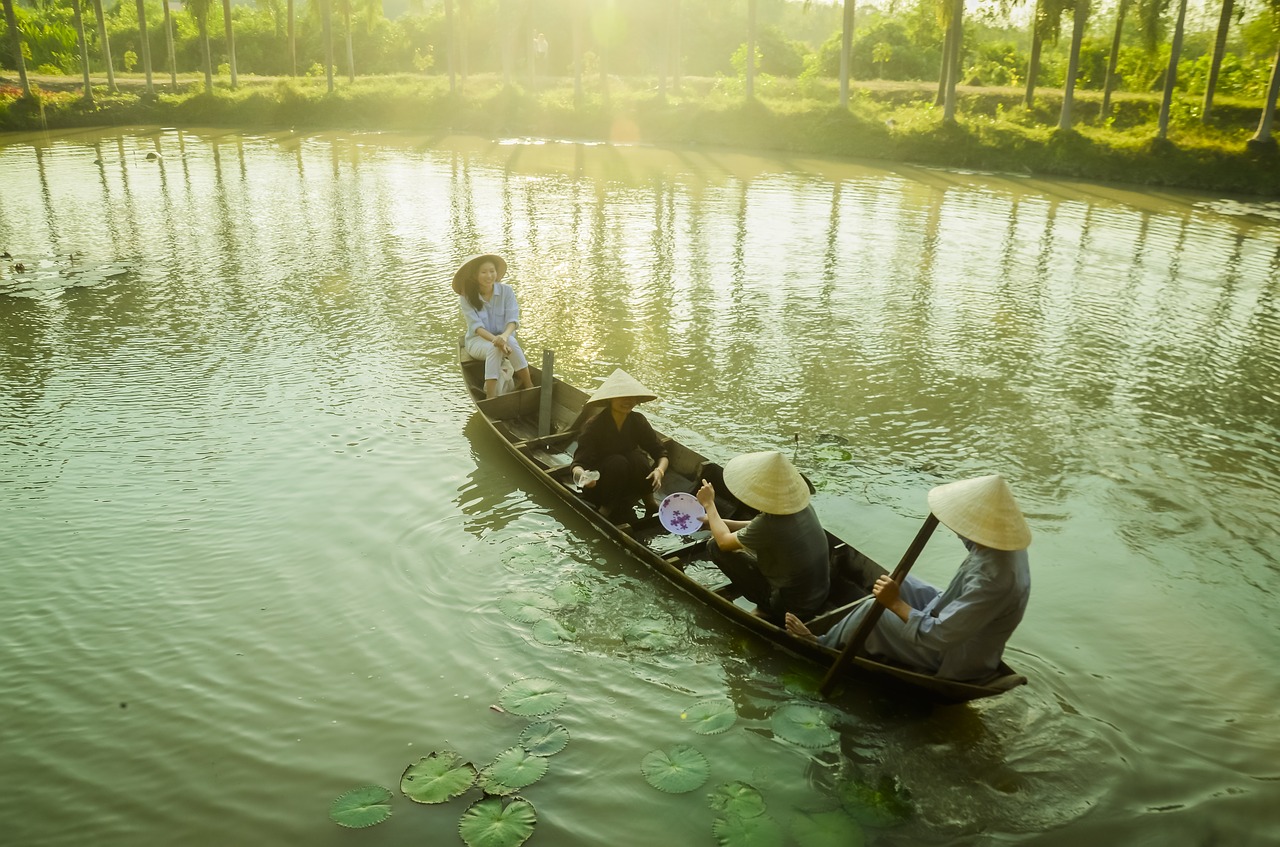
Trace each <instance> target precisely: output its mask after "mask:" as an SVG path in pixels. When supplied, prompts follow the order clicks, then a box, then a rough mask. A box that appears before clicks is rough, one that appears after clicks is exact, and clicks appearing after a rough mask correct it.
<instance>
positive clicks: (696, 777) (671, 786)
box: [640, 744, 711, 794]
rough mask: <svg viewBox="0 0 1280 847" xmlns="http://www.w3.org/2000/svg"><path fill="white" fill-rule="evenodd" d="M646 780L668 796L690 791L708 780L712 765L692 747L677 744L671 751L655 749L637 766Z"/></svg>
mask: <svg viewBox="0 0 1280 847" xmlns="http://www.w3.org/2000/svg"><path fill="white" fill-rule="evenodd" d="M640 772H641V773H643V774H644V778H645V781H646V782H648V783H649V784H650V785H652V786H653V787H654V788H656V789H658V790H659V791H665V792H667V793H668V794H684V793H686V792H688V791H693V790H694V789H695V788H698V787H699V786H701V785H702V784H703V783H704V782H706V781H707V777H708V776H710V775H711V766H710V765H708V764H707V757H706V756H704V755H702V753H701V752H699V751H698V749H697V748H695V747H690V746H689V745H688V744H677V745H676V746H675V747H672V748H671V750H670V752H668V751H666V750H654V751H653V752H651V753H649V754H648V755H646V756H645V757H644V760H643V761H642V762H641V763H640Z"/></svg>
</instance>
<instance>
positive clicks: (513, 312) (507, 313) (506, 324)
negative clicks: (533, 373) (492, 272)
mask: <svg viewBox="0 0 1280 847" xmlns="http://www.w3.org/2000/svg"><path fill="white" fill-rule="evenodd" d="M495 285H502V283H495ZM501 293H502V313H501V314H502V323H503V330H502V335H500V336H499V337H500V338H501V339H502V347H503V348H504V349H505V348H506V346H507V339H508V338H510V337H511V336H512V335H513V334H514V333H515V331H516V329H518V328H519V326H520V303H519V302H518V301H517V300H516V292H515V290H514V289H513V288H512V287H511V286H509V285H502V292H501Z"/></svg>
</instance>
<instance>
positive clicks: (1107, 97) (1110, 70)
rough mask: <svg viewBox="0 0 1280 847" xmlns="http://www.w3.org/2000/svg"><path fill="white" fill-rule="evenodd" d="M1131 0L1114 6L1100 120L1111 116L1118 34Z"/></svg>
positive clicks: (1123, 0) (1118, 52) (1118, 53)
mask: <svg viewBox="0 0 1280 847" xmlns="http://www.w3.org/2000/svg"><path fill="white" fill-rule="evenodd" d="M1130 2H1131V0H1120V2H1119V4H1118V5H1117V6H1116V31H1115V34H1114V35H1113V36H1112V37H1111V56H1110V58H1108V59H1107V77H1106V81H1105V82H1103V84H1102V112H1101V113H1100V114H1099V117H1100V118H1101V120H1104V121H1105V120H1106V119H1107V118H1108V117H1110V116H1111V89H1113V88H1115V84H1116V64H1117V63H1118V62H1119V61H1120V35H1121V34H1122V33H1123V31H1124V16H1125V13H1126V12H1128V11H1129V3H1130Z"/></svg>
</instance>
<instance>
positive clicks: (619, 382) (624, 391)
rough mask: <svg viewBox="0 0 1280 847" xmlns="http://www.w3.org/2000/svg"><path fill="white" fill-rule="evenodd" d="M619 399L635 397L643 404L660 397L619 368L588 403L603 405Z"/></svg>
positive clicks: (601, 385)
mask: <svg viewBox="0 0 1280 847" xmlns="http://www.w3.org/2000/svg"><path fill="white" fill-rule="evenodd" d="M617 397H635V398H637V399H638V400H639V401H640V402H641V403H647V402H649V401H650V400H657V399H658V395H657V394H654V393H653V392H652V391H650V390H649V389H647V388H645V387H644V386H643V385H641V384H640V380H638V379H636V378H635V377H633V376H632V375H631V374H629V373H627V372H626V371H624V370H623V369H622V368H618V369H617V370H616V371H614V372H613V373H611V374H609V376H607V377H606V378H605V381H604V382H602V383H600V387H599V388H597V389H596V391H595V393H594V394H592V395H591V399H589V400H588V401H587V403H602V402H604V401H605V400H613V399H615V398H617Z"/></svg>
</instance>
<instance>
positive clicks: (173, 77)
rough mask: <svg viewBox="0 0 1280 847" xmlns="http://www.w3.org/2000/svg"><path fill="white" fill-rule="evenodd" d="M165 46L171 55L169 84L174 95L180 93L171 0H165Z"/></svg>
mask: <svg viewBox="0 0 1280 847" xmlns="http://www.w3.org/2000/svg"><path fill="white" fill-rule="evenodd" d="M164 46H165V50H166V52H167V53H168V54H169V82H170V83H171V84H172V85H173V90H174V93H177V91H178V57H177V54H176V52H175V51H174V49H173V16H172V15H170V14H169V0H164Z"/></svg>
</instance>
